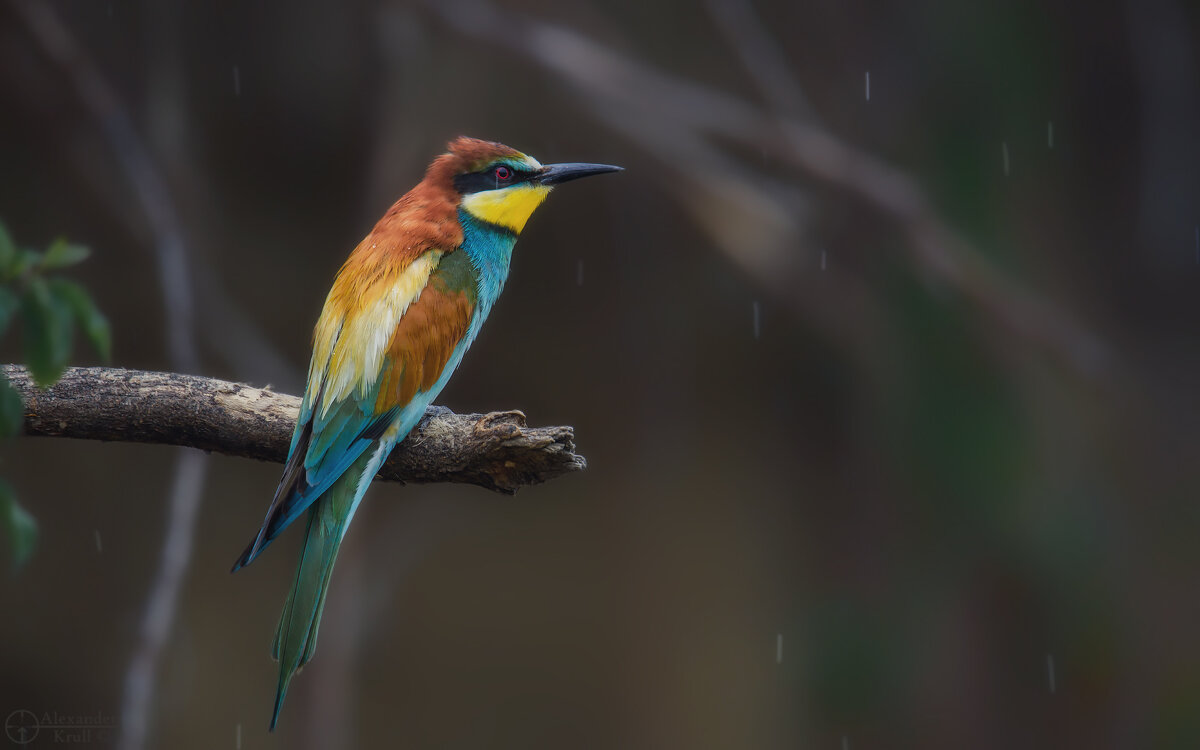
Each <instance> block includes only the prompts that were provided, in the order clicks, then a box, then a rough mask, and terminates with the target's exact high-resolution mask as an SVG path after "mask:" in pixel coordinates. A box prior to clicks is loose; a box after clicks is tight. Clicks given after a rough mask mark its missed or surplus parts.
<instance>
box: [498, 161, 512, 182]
mask: <svg viewBox="0 0 1200 750" xmlns="http://www.w3.org/2000/svg"><path fill="white" fill-rule="evenodd" d="M510 177H512V170H511V169H509V168H508V167H506V166H504V165H503V164H501V165H500V166H498V167H496V179H497V180H507V179H508V178H510Z"/></svg>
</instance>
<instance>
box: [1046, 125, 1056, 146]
mask: <svg viewBox="0 0 1200 750" xmlns="http://www.w3.org/2000/svg"><path fill="white" fill-rule="evenodd" d="M1046 148H1054V123H1053V122H1050V121H1047V122H1046Z"/></svg>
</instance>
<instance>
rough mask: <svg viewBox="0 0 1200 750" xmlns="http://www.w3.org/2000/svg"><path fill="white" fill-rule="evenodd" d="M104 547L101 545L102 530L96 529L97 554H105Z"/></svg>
mask: <svg viewBox="0 0 1200 750" xmlns="http://www.w3.org/2000/svg"><path fill="white" fill-rule="evenodd" d="M103 551H104V547H103V546H102V545H101V544H100V529H96V552H103Z"/></svg>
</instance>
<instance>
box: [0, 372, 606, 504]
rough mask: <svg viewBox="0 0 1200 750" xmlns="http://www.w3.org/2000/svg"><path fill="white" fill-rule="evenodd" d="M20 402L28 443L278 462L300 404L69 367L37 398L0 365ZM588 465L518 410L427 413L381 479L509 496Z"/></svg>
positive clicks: (210, 382) (276, 396)
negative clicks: (183, 451) (31, 438)
mask: <svg viewBox="0 0 1200 750" xmlns="http://www.w3.org/2000/svg"><path fill="white" fill-rule="evenodd" d="M0 371H3V373H4V375H5V376H6V377H8V379H9V381H10V382H11V383H12V384H13V386H15V387H16V389H17V390H18V391H19V392H20V394H21V397H22V399H24V401H25V407H26V411H25V434H27V435H43V436H50V437H72V438H83V439H88V440H110V441H120V442H128V443H159V444H166V445H182V446H188V447H191V448H200V449H201V450H205V451H213V452H216V453H223V454H225V455H229V456H243V457H246V458H255V459H258V460H260V461H273V462H276V463H283V461H284V459H285V458H286V457H287V451H288V446H289V443H290V441H291V437H292V430H293V428H294V427H295V425H296V415H297V413H298V412H299V409H300V399H298V398H297V397H295V396H289V395H286V394H282V393H274V392H273V391H270V390H266V389H262V388H254V387H253V386H249V385H243V384H240V383H230V382H228V381H224V380H215V379H212V378H202V377H197V376H194V375H179V374H175V373H167V372H146V371H143V370H121V369H112V368H105V367H72V368H69V369H68V370H67V372H66V373H65V374H64V375H63V377H62V379H61V380H60V381H59V382H58V383H57V384H55V385H53V386H51V387H50V388H48V389H46V390H44V391H39V390H38V389H37V387H36V386H35V385H34V384H33V381H32V379H30V377H29V374H28V373H27V372H26V371H25V368H23V367H20V366H17V365H0ZM586 466H587V462H586V461H585V460H584V458H583V456H580V455H578V454H577V453H575V431H574V429H572V428H571V427H527V426H526V424H525V415H524V414H522V413H521V412H519V411H506V412H492V413H490V414H455V413H454V412H452V411H450V410H449V409H446V408H444V407H437V406H435V407H430V409H429V411H428V412H427V413H426V415H425V418H424V419H423V420H422V421H421V423H420V424H419V425H417V427H416V429H414V430H413V431H412V433H411V434H410V435H409V436H408V437H407V438H406V439H405V440H404V442H402V443H401V444H400V445H399V446H397V448H396V450H395V451H394V452H393V453H392V457H391V458H390V459H389V460H388V461H387V463H385V464H384V465H383V468H382V469H380V471H379V478H380V479H385V480H398V481H402V482H414V483H428V482H461V483H466V484H475V485H479V486H480V487H486V488H487V489H490V490H496V491H498V492H504V493H508V494H511V493H513V492H515V491H516V490H518V489H519V488H521V487H523V486H525V485H530V484H539V483H541V482H544V481H546V480H548V479H553V478H554V477H557V476H561V475H562V474H567V473H570V472H573V471H579V470H580V469H583V468H584V467H586Z"/></svg>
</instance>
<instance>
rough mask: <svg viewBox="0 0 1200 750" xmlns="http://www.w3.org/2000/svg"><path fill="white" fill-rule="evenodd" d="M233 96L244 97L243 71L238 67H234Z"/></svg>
mask: <svg viewBox="0 0 1200 750" xmlns="http://www.w3.org/2000/svg"><path fill="white" fill-rule="evenodd" d="M233 95H234V96H241V95H242V71H241V70H239V69H238V66H236V65H234V66H233Z"/></svg>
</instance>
